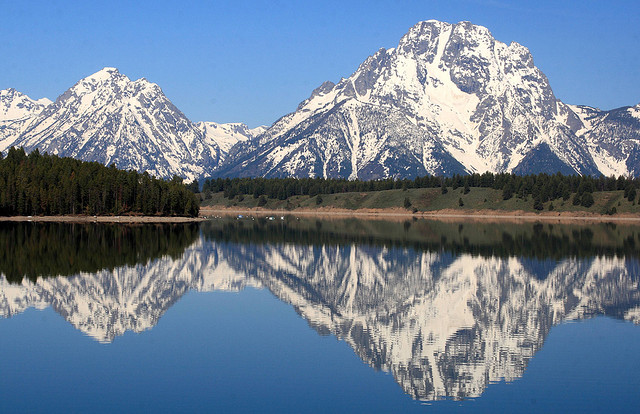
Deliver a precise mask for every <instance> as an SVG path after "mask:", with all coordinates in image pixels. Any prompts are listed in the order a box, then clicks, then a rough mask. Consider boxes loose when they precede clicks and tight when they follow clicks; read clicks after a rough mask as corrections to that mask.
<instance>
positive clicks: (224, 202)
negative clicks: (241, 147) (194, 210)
mask: <svg viewBox="0 0 640 414" xmlns="http://www.w3.org/2000/svg"><path fill="white" fill-rule="evenodd" d="M572 196H573V195H572ZM593 198H594V204H593V205H592V206H591V207H588V208H587V207H583V206H580V205H573V203H572V198H569V199H568V200H562V199H556V200H553V201H548V202H546V203H544V204H543V209H542V210H536V209H534V200H533V199H532V198H531V197H528V198H518V197H512V198H510V199H509V200H504V199H503V192H502V191H501V190H494V189H492V188H477V187H472V188H470V191H469V192H468V193H467V194H464V189H463V188H458V189H456V190H452V189H451V188H449V189H448V192H447V193H446V194H442V191H441V189H440V188H427V189H407V190H402V189H397V190H384V191H371V192H353V193H340V194H321V195H318V196H313V197H310V196H293V197H289V198H288V199H286V200H278V199H272V198H266V199H264V200H263V201H262V203H263V204H262V205H261V206H260V205H259V204H261V203H260V199H259V198H254V197H253V196H247V195H244V196H242V195H240V196H236V197H233V198H231V199H229V198H225V197H224V194H223V193H222V192H219V193H215V194H212V196H211V198H209V199H207V200H204V201H203V203H202V205H203V206H216V207H222V208H233V207H235V208H238V209H245V208H246V209H251V208H256V207H262V208H264V209H270V210H281V209H284V210H296V209H317V208H335V209H345V210H360V209H401V210H404V211H407V212H417V213H419V212H433V211H439V210H455V211H456V212H460V213H461V214H467V213H473V212H475V211H478V210H494V211H496V213H498V212H514V211H520V212H526V213H536V212H549V211H554V212H558V213H577V214H585V213H586V214H595V215H611V213H612V211H613V210H614V209H615V214H613V215H628V214H640V205H638V204H637V203H635V202H630V201H628V200H627V199H626V198H624V191H622V190H620V191H603V192H595V193H593ZM265 201H266V203H265Z"/></svg>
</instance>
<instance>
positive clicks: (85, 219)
mask: <svg viewBox="0 0 640 414" xmlns="http://www.w3.org/2000/svg"><path fill="white" fill-rule="evenodd" d="M204 220H206V218H204V217H168V216H167V217H165V216H157V217H156V216H81V215H75V216H8V217H0V222H2V221H5V222H6V221H21V222H24V221H27V222H30V221H31V222H51V223H130V224H131V223H193V222H199V221H204Z"/></svg>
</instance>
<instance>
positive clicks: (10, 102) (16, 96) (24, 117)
mask: <svg viewBox="0 0 640 414" xmlns="http://www.w3.org/2000/svg"><path fill="white" fill-rule="evenodd" d="M50 104H51V101H50V100H48V99H47V98H42V99H38V100H37V101H36V100H33V99H31V98H29V97H28V96H27V95H25V94H23V93H20V92H18V91H16V90H15V89H5V90H1V91H0V148H5V147H6V146H7V145H8V144H10V142H9V143H8V141H11V140H12V138H13V137H15V136H17V135H18V134H20V132H21V131H22V129H23V128H24V126H25V125H26V123H27V121H28V120H29V119H30V118H32V117H34V116H36V115H38V114H39V113H40V112H42V110H43V109H44V108H45V107H47V106H48V105H50Z"/></svg>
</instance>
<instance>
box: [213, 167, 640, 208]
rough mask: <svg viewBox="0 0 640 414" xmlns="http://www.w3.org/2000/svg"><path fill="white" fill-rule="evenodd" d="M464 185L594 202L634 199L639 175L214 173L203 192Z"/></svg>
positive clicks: (506, 195) (281, 195)
mask: <svg viewBox="0 0 640 414" xmlns="http://www.w3.org/2000/svg"><path fill="white" fill-rule="evenodd" d="M449 187H450V188H452V189H454V190H455V189H457V188H460V187H463V188H464V189H463V193H464V194H467V193H468V192H469V191H470V189H471V187H484V188H493V189H495V190H499V191H502V198H503V199H504V200H509V199H511V198H513V197H518V198H522V199H527V198H528V197H531V198H532V199H533V200H534V202H535V204H536V208H538V209H541V208H542V207H543V204H544V203H546V202H548V201H551V200H556V199H562V200H564V201H567V200H569V199H570V198H571V196H572V195H574V199H573V203H574V204H575V205H582V206H584V207H589V206H591V205H593V194H592V193H593V192H597V191H616V190H624V191H625V197H626V198H628V199H629V200H630V201H633V200H635V199H636V194H637V193H636V192H637V190H636V189H637V188H638V187H640V180H639V179H637V178H628V177H622V176H620V177H618V178H616V177H604V176H600V177H592V176H577V175H562V174H560V173H557V174H537V175H524V176H522V175H516V174H506V173H501V174H493V173H489V172H487V173H484V174H471V175H459V174H458V175H454V176H452V177H437V176H429V175H427V176H424V177H416V178H415V179H413V180H409V179H403V180H396V179H393V178H388V179H384V180H375V181H359V180H353V181H349V180H346V179H325V178H217V179H208V180H205V181H204V184H203V193H204V195H205V198H206V197H207V195H210V194H212V193H217V192H224V196H225V197H227V198H234V197H235V196H237V195H239V194H243V195H245V194H246V195H252V196H253V197H254V198H259V197H262V196H265V197H267V198H271V199H279V200H286V199H287V198H289V197H291V196H298V195H308V196H310V197H314V196H316V195H318V194H334V193H346V192H365V191H382V190H393V189H410V188H441V189H442V194H446V193H447V192H448V190H447V188H449Z"/></svg>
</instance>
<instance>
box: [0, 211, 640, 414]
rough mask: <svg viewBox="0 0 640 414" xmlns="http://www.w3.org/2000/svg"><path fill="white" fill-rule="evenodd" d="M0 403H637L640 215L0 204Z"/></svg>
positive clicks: (569, 407)
mask: <svg viewBox="0 0 640 414" xmlns="http://www.w3.org/2000/svg"><path fill="white" fill-rule="evenodd" d="M0 247H1V248H0V274H1V275H2V276H0V337H1V338H2V341H0V352H1V353H2V355H3V357H2V358H1V359H0V372H1V373H2V376H1V379H0V411H1V412H64V413H69V412H78V413H79V412H213V411H226V412H323V413H324V412H424V413H427V412H428V413H434V412H461V413H467V412H602V411H605V410H606V411H609V412H637V410H638V407H639V406H640V393H638V390H639V389H640V326H639V324H640V226H635V225H630V224H628V223H620V222H619V223H587V224H580V223H574V224H558V223H549V222H540V223H539V222H525V223H516V222H470V221H461V222H456V221H450V222H447V221H435V220H433V221H430V220H422V219H420V220H397V221H384V220H357V219H352V218H349V219H302V218H298V217H295V216H285V217H283V218H281V217H279V216H278V217H273V218H272V219H269V218H264V217H262V218H257V217H243V218H241V219H238V218H235V217H231V218H217V219H212V220H210V221H208V222H204V223H200V224H162V225H117V224H97V223H95V224H67V223H30V222H26V223H6V222H5V223H0Z"/></svg>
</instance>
